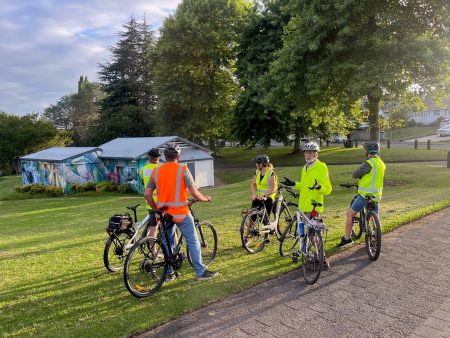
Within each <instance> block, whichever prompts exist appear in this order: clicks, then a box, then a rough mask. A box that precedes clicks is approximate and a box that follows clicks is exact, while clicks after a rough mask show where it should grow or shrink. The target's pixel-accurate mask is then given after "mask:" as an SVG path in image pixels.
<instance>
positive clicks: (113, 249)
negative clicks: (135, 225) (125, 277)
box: [103, 231, 133, 272]
mask: <svg viewBox="0 0 450 338" xmlns="http://www.w3.org/2000/svg"><path fill="white" fill-rule="evenodd" d="M131 237H133V232H131V231H123V232H119V234H112V235H111V236H109V238H108V240H107V241H106V244H105V248H104V250H103V264H104V265H105V268H106V269H107V270H108V271H109V272H117V271H119V270H120V269H122V267H123V264H124V263H125V258H126V255H127V253H126V250H125V246H126V245H127V244H128V243H129V242H130V240H131Z"/></svg>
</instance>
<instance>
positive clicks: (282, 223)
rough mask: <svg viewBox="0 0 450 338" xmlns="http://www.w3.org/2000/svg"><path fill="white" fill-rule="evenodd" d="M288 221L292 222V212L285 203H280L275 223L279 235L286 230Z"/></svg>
mask: <svg viewBox="0 0 450 338" xmlns="http://www.w3.org/2000/svg"><path fill="white" fill-rule="evenodd" d="M290 222H292V214H291V212H290V211H289V208H288V207H287V206H286V205H284V204H282V205H281V209H280V215H279V217H278V224H277V232H278V234H279V235H280V236H282V235H283V233H284V230H286V228H287V226H288V225H289V223H290Z"/></svg>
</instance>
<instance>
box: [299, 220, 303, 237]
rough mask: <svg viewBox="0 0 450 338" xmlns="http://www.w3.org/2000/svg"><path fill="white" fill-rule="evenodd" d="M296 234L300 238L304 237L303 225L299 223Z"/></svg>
mask: <svg viewBox="0 0 450 338" xmlns="http://www.w3.org/2000/svg"><path fill="white" fill-rule="evenodd" d="M298 233H299V234H300V236H301V237H303V236H305V223H303V222H300V223H298Z"/></svg>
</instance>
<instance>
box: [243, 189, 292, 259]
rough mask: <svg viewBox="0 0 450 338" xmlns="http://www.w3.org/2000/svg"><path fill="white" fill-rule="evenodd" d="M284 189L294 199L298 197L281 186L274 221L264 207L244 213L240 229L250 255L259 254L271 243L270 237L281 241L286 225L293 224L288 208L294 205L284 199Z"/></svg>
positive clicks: (274, 208)
mask: <svg viewBox="0 0 450 338" xmlns="http://www.w3.org/2000/svg"><path fill="white" fill-rule="evenodd" d="M283 189H284V190H286V191H287V192H289V193H290V194H291V195H293V196H294V197H298V195H297V193H296V192H294V191H292V190H291V189H290V188H287V187H285V186H282V185H280V186H279V187H278V191H277V197H276V199H275V204H274V206H273V210H274V213H273V214H274V219H273V221H270V219H269V217H268V212H267V210H266V207H265V206H264V205H263V206H262V207H261V208H249V209H244V210H243V211H242V213H241V215H242V222H241V227H240V234H241V241H242V245H243V246H244V248H245V249H246V250H247V251H248V252H249V253H251V254H254V253H258V252H260V251H261V250H262V249H264V246H265V245H266V243H268V242H269V241H270V240H269V235H275V236H276V237H277V240H279V239H280V237H281V235H282V233H283V231H284V229H285V227H286V224H288V223H289V222H291V220H292V214H291V212H290V211H289V208H288V207H289V206H290V205H293V204H292V203H291V202H288V201H287V200H286V199H285V198H284V197H283V194H282V190H283Z"/></svg>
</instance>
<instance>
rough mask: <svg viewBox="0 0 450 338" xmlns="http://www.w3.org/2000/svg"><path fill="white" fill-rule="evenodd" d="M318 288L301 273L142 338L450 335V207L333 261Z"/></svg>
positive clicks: (293, 273)
mask: <svg viewBox="0 0 450 338" xmlns="http://www.w3.org/2000/svg"><path fill="white" fill-rule="evenodd" d="M331 264H332V268H331V269H330V270H329V271H326V272H324V273H323V274H322V275H321V276H320V279H319V281H318V282H317V283H316V284H315V285H313V286H306V284H305V283H304V281H303V277H302V276H301V272H300V271H299V270H296V271H293V272H290V273H288V274H286V275H284V276H281V277H279V278H276V279H273V280H270V281H268V282H265V283H262V284H260V285H257V286H255V287H253V288H250V289H248V290H247V291H244V292H242V293H239V294H235V295H232V296H230V297H228V298H226V299H224V300H222V301H220V302H218V303H216V304H212V305H210V306H207V307H205V308H203V309H200V310H198V311H194V312H192V313H189V314H186V315H184V316H182V317H181V318H179V319H176V320H174V321H171V322H169V323H167V324H165V325H162V326H160V327H157V328H155V329H153V330H151V331H148V332H145V333H144V334H142V335H141V337H150V336H151V337H168V336H171V337H249V336H258V337H342V336H344V337H403V336H411V337H450V208H447V209H445V210H443V211H441V212H439V213H436V214H433V215H430V216H427V217H425V218H423V219H422V220H419V221H417V222H414V223H412V224H409V225H407V226H404V227H401V228H400V229H398V230H396V231H394V232H391V233H389V234H386V235H384V236H383V241H382V250H381V255H380V258H379V259H378V261H376V262H373V263H371V262H370V261H369V259H368V258H367V254H366V251H365V246H361V245H360V246H357V247H353V248H351V249H349V250H346V251H345V252H343V253H340V254H338V255H336V256H333V257H331Z"/></svg>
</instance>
